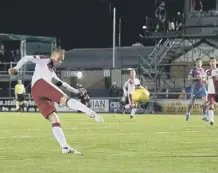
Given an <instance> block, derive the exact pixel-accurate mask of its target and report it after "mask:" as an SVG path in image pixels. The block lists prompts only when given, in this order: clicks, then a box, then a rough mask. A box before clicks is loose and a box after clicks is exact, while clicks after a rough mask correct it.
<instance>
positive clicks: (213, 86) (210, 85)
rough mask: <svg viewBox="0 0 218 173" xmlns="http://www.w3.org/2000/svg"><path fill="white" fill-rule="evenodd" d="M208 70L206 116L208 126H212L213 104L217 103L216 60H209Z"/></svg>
mask: <svg viewBox="0 0 218 173" xmlns="http://www.w3.org/2000/svg"><path fill="white" fill-rule="evenodd" d="M209 63H210V69H208V70H206V79H207V90H208V102H209V106H208V109H209V110H208V114H209V120H210V125H212V126H213V125H214V111H213V109H214V104H215V103H216V102H218V68H217V67H216V63H217V61H216V59H215V58H214V57H211V58H210V61H209Z"/></svg>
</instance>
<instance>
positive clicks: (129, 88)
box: [122, 70, 142, 119]
mask: <svg viewBox="0 0 218 173" xmlns="http://www.w3.org/2000/svg"><path fill="white" fill-rule="evenodd" d="M136 86H138V87H142V86H141V85H140V80H139V79H138V78H136V72H135V70H131V71H130V78H129V79H128V80H127V81H126V82H125V84H124V86H123V95H124V97H123V98H122V100H126V98H127V101H128V102H127V104H126V105H125V109H131V114H130V118H131V119H132V118H134V116H135V113H136V103H134V101H133V100H132V93H133V92H134V91H135V88H136Z"/></svg>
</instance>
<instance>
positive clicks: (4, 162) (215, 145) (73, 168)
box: [0, 113, 218, 173]
mask: <svg viewBox="0 0 218 173" xmlns="http://www.w3.org/2000/svg"><path fill="white" fill-rule="evenodd" d="M103 117H104V118H105V124H103V125H100V124H96V123H95V122H94V121H93V120H92V119H89V118H87V117H86V116H85V115H82V114H64V113H62V114H60V118H61V122H62V126H63V130H64V132H65V135H66V138H67V140H68V143H69V144H70V145H71V146H72V147H74V148H75V149H77V150H79V151H81V152H83V153H84V154H85V156H84V157H81V156H74V155H62V154H61V150H60V147H59V145H58V143H57V142H56V140H55V139H54V137H53V136H52V132H51V126H50V124H49V123H48V122H47V121H46V120H44V119H43V118H42V117H41V116H40V114H38V113H23V114H22V113H0V172H1V173H25V172H26V173H71V172H72V173H218V129H217V127H216V126H214V127H210V126H209V124H208V123H205V122H202V120H201V117H200V116H192V117H191V119H190V122H185V117H184V116H166V115H160V116H155V115H147V116H143V115H136V118H135V119H133V120H131V119H129V117H128V116H125V115H118V114H117V115H116V114H114V115H112V114H103Z"/></svg>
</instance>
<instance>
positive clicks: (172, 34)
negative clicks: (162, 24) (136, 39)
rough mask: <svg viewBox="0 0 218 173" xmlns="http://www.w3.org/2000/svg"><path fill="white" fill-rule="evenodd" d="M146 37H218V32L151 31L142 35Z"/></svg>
mask: <svg viewBox="0 0 218 173" xmlns="http://www.w3.org/2000/svg"><path fill="white" fill-rule="evenodd" d="M141 37H142V38H144V39H154V40H156V39H157V40H159V39H202V38H207V39H218V33H210V34H207V33H205V34H204V33H202V34H194V33H193V34H186V33H184V32H182V31H170V32H166V33H162V32H151V33H150V34H149V35H145V36H141Z"/></svg>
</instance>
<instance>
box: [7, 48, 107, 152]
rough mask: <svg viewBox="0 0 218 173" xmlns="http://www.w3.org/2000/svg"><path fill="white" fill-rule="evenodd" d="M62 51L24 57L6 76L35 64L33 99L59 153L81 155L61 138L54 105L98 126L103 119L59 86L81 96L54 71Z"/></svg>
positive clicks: (60, 60) (59, 62)
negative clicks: (48, 125) (62, 106)
mask: <svg viewBox="0 0 218 173" xmlns="http://www.w3.org/2000/svg"><path fill="white" fill-rule="evenodd" d="M64 54H65V52H64V50H62V49H55V50H54V51H53V53H52V54H51V57H50V58H49V57H45V56H25V57H23V58H21V60H20V61H19V62H18V63H17V65H16V66H15V67H13V68H10V69H9V70H8V72H9V74H15V73H17V72H18V70H19V69H20V68H21V67H22V66H23V65H24V64H26V63H27V62H32V63H35V64H36V66H35V71H34V74H33V77H32V88H31V94H32V98H33V100H34V102H35V104H36V105H37V107H38V109H39V111H40V112H41V114H42V115H43V116H44V117H45V118H46V119H47V120H49V121H50V122H51V124H52V132H53V135H54V136H55V138H56V140H57V141H58V143H59V144H60V146H61V148H62V153H73V154H78V155H81V153H80V152H78V151H76V150H74V149H73V148H71V147H70V146H69V145H68V143H67V141H66V139H65V136H64V133H63V130H62V128H61V124H60V120H59V117H58V114H57V113H56V109H55V106H54V102H56V103H60V104H63V105H67V106H68V107H70V108H71V109H73V110H79V111H82V112H84V113H86V114H87V115H88V116H89V117H91V118H93V119H95V121H96V122H98V123H103V122H104V120H103V118H102V117H101V116H100V115H98V114H96V113H95V112H94V111H92V110H91V109H89V108H88V107H86V106H85V105H83V104H82V103H80V102H79V101H77V100H75V99H73V98H70V97H68V96H67V95H66V94H65V93H64V92H63V91H62V90H61V89H59V88H58V87H57V86H59V87H61V86H62V87H64V88H65V89H66V90H68V91H70V92H73V93H75V94H80V95H81V94H82V93H83V91H82V90H77V89H75V88H73V87H71V86H70V85H68V84H67V83H65V82H63V81H61V80H60V79H59V78H58V77H57V75H56V73H55V71H54V69H55V68H56V67H57V66H59V65H60V64H61V63H62V62H63V61H64ZM53 79H54V81H56V85H57V86H56V85H55V84H53V83H52V80H53Z"/></svg>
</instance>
